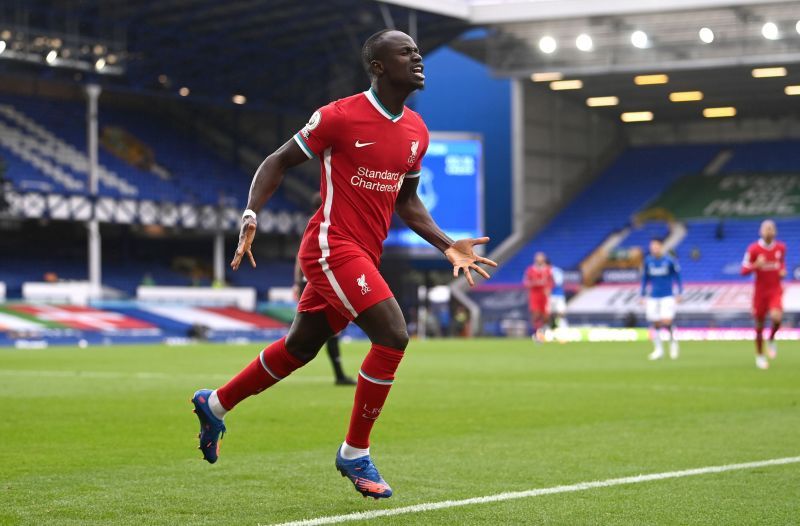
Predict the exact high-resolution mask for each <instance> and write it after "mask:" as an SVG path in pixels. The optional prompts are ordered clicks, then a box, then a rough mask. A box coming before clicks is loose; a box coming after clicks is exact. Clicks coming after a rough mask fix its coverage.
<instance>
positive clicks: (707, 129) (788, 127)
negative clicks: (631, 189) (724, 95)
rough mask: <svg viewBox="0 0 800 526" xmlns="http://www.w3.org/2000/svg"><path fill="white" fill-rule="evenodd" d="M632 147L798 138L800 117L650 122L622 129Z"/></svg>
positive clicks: (799, 137) (799, 134)
mask: <svg viewBox="0 0 800 526" xmlns="http://www.w3.org/2000/svg"><path fill="white" fill-rule="evenodd" d="M625 137H626V139H627V141H628V142H629V143H630V144H631V145H632V146H645V145H659V144H704V143H727V142H752V141H774V140H783V139H800V119H798V118H797V117H794V116H787V117H785V118H781V119H746V118H743V119H738V118H737V119H713V120H704V121H693V122H660V123H659V122H653V123H649V124H648V125H647V126H630V127H626V128H625Z"/></svg>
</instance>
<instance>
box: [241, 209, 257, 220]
mask: <svg viewBox="0 0 800 526" xmlns="http://www.w3.org/2000/svg"><path fill="white" fill-rule="evenodd" d="M245 217H252V218H253V219H256V213H255V212H253V211H252V210H250V209H249V208H248V209H247V210H245V211H244V213H243V214H242V219H244V218H245Z"/></svg>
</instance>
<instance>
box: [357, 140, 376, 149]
mask: <svg viewBox="0 0 800 526" xmlns="http://www.w3.org/2000/svg"><path fill="white" fill-rule="evenodd" d="M375 142H377V141H375ZM375 142H359V141H356V148H363V147H364V146H369V145H370V144H375Z"/></svg>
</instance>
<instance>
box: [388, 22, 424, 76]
mask: <svg viewBox="0 0 800 526" xmlns="http://www.w3.org/2000/svg"><path fill="white" fill-rule="evenodd" d="M378 62H380V63H381V66H382V76H384V77H385V78H386V80H388V81H389V82H390V83H391V84H395V85H398V86H402V87H406V88H409V89H411V90H415V89H423V88H424V87H425V74H424V73H423V70H424V69H425V66H424V64H423V63H422V55H420V54H419V48H417V44H416V43H415V42H414V39H412V38H411V37H410V36H408V35H406V34H405V33H403V32H402V31H393V32H391V33H389V34H387V35H386V36H385V37H384V38H383V41H382V42H381V49H380V52H379V53H378Z"/></svg>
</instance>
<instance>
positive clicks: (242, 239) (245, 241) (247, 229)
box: [231, 217, 257, 270]
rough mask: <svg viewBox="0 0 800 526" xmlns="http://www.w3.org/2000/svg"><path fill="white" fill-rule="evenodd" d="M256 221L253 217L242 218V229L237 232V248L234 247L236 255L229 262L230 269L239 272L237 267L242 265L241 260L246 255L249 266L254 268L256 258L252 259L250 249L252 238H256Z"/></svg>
mask: <svg viewBox="0 0 800 526" xmlns="http://www.w3.org/2000/svg"><path fill="white" fill-rule="evenodd" d="M256 226H257V225H256V220H255V218H253V217H245V218H242V229H241V231H240V232H239V246H237V247H236V253H235V254H234V255H233V260H231V268H232V269H233V270H239V265H241V264H242V258H243V257H244V255H245V254H247V257H248V259H250V264H251V265H252V266H253V268H256V258H254V257H253V252H252V251H251V250H250V247H251V246H252V245H253V238H254V237H256Z"/></svg>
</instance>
